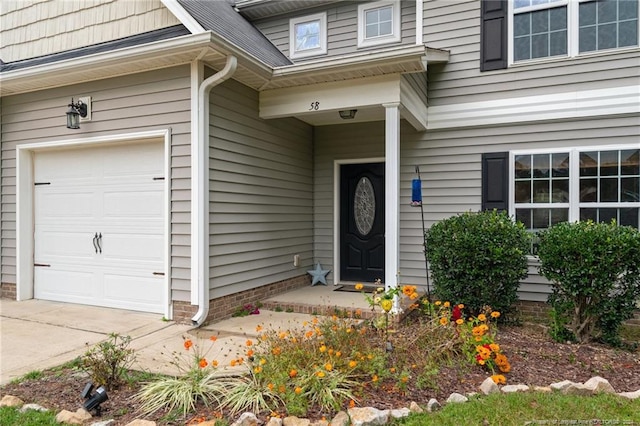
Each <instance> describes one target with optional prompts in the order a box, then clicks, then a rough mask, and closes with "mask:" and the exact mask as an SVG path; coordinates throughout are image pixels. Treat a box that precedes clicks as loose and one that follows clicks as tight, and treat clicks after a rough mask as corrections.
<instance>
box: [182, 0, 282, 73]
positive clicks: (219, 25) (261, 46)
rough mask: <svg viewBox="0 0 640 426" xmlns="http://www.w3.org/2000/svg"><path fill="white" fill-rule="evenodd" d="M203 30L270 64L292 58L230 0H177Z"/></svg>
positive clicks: (274, 64) (280, 64) (277, 63)
mask: <svg viewBox="0 0 640 426" xmlns="http://www.w3.org/2000/svg"><path fill="white" fill-rule="evenodd" d="M178 3H180V5H181V6H182V7H183V8H184V9H185V10H186V11H187V12H188V13H189V14H190V15H191V16H192V17H193V19H195V20H196V21H197V22H198V23H199V24H200V25H201V26H202V27H203V28H204V29H205V30H211V31H213V32H214V33H216V34H219V35H220V36H222V37H223V38H225V39H226V40H228V41H229V42H231V43H232V44H234V45H236V46H238V47H239V48H241V49H242V50H245V51H246V52H248V53H249V54H251V55H253V56H254V57H256V58H257V59H259V60H260V61H262V62H264V63H265V64H267V65H270V66H272V67H277V66H283V65H291V64H292V62H291V61H290V60H289V59H288V58H287V57H286V56H285V55H284V54H283V53H282V52H280V50H278V48H277V47H275V46H274V45H273V44H271V42H270V41H269V40H268V39H267V38H266V37H265V36H264V34H262V33H261V32H260V31H259V30H258V29H257V28H256V27H254V26H253V25H252V24H251V23H250V22H248V21H247V20H245V19H244V18H243V17H242V16H241V15H240V14H239V13H238V12H236V11H235V10H234V8H233V3H232V2H231V1H230V0H213V1H212V0H178Z"/></svg>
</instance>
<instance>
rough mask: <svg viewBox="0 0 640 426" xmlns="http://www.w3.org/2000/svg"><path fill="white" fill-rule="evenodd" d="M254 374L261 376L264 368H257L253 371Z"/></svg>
mask: <svg viewBox="0 0 640 426" xmlns="http://www.w3.org/2000/svg"><path fill="white" fill-rule="evenodd" d="M253 372H254V373H256V374H260V373H261V372H262V367H260V366H257V367H256V368H254V369H253Z"/></svg>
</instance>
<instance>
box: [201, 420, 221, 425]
mask: <svg viewBox="0 0 640 426" xmlns="http://www.w3.org/2000/svg"><path fill="white" fill-rule="evenodd" d="M216 423H217V421H216V420H207V421H204V422H202V423H198V426H216Z"/></svg>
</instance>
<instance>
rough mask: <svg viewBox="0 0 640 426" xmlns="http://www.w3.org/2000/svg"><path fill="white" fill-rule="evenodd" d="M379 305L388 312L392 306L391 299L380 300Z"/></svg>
mask: <svg viewBox="0 0 640 426" xmlns="http://www.w3.org/2000/svg"><path fill="white" fill-rule="evenodd" d="M380 307H381V308H382V310H384V311H385V312H389V311H390V310H391V308H393V300H390V299H383V300H381V301H380Z"/></svg>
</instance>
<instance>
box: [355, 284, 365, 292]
mask: <svg viewBox="0 0 640 426" xmlns="http://www.w3.org/2000/svg"><path fill="white" fill-rule="evenodd" d="M363 288H364V286H363V285H362V283H357V284H356V290H358V291H360V290H362V289H363Z"/></svg>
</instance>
